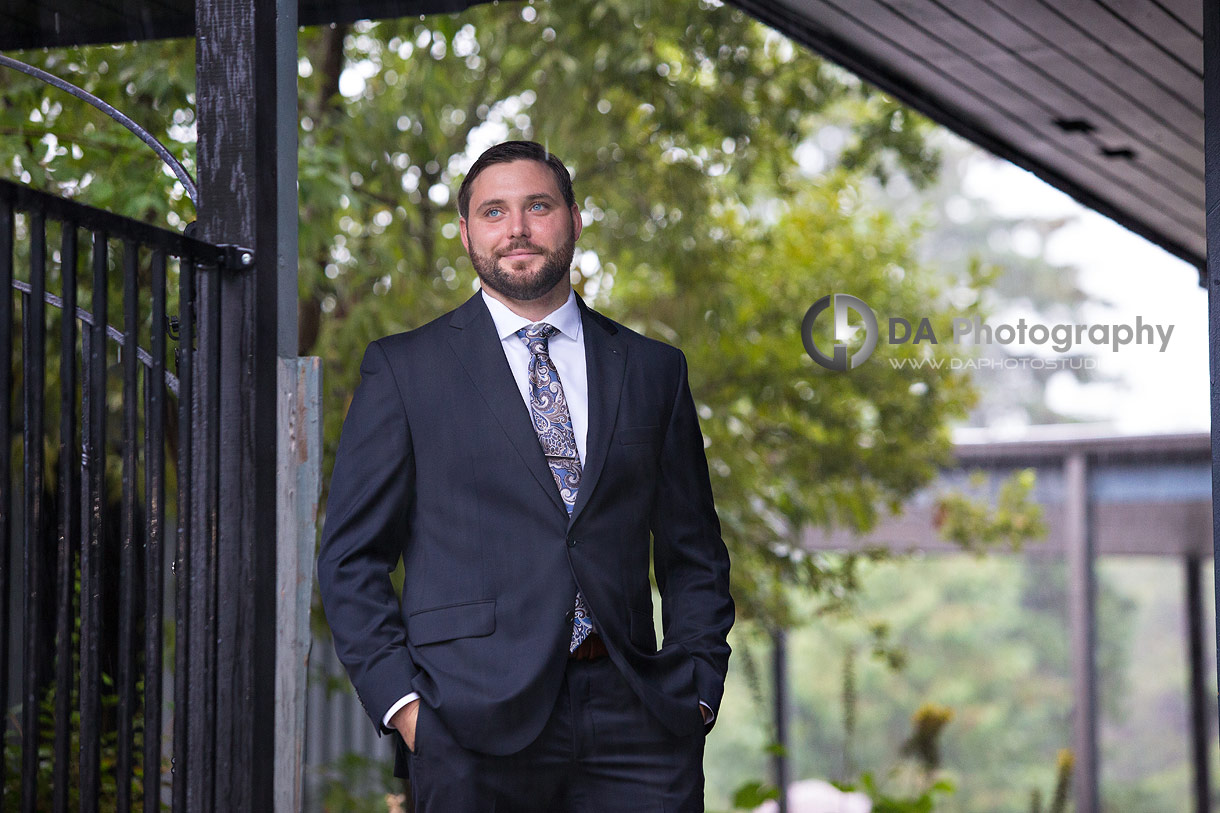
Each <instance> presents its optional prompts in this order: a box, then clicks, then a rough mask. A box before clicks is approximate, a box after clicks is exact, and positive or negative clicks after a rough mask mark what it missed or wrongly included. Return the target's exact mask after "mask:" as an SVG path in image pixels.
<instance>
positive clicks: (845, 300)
mask: <svg viewBox="0 0 1220 813" xmlns="http://www.w3.org/2000/svg"><path fill="white" fill-rule="evenodd" d="M827 308H831V309H832V310H833V314H832V315H833V317H834V325H835V343H834V346H833V350H832V352H833V354H834V355H832V356H827V355H826V354H825V353H823V352H822V351H821V350H819V349H818V346H817V345H816V344H814V341H813V323H814V322H816V321H817V318H818V315H819V314H821V313H822V311H824V310H826V309H827ZM849 311H855V312H856V313H857V314H858V315H859V316H860V318H861V320H863V322H864V344H863V345H861V346H860V349H859V350H857V351H856V352H855V353H852V354H851V356H848V355H847V352H848V347H847V342H848V341H850V340H851V339H852V337H853V336H854V335H855V332H856V331H857V330H859V329H860V328H858V327H855V326H853V325H849V324H848V322H847V315H848V312H849ZM877 334H878V331H877V314H875V313H873V309H872V308H870V307H869V306H868V305H867V304H865V302H864V300H863V299H860V298H859V297H855V296H852V295H851V294H828V295H827V296H824V297H822V298H821V299H819V300H818V301H817V302H814V303H813V305H812V306H810V308H809V310H807V311H806V312H805V319H804V321H802V322H801V341H802V342H804V343H805V352H806V353H808V354H809V358H811V359H813V360H814V361H816V362H817V363H818V364H820V365H822V366H823V367H825V368H826V369H828V370H835V371H836V372H840V373H842V372H845V371H847V370H852V369H855V368H856V367H859V366H860V365H861V364H863V363H864V362H866V361H868V357H869V356H871V355H872V354H873V349H874V348H876V347H877Z"/></svg>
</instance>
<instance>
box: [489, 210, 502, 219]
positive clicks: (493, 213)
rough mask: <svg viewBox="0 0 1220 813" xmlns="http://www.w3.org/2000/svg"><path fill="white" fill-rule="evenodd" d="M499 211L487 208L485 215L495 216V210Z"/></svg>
mask: <svg viewBox="0 0 1220 813" xmlns="http://www.w3.org/2000/svg"><path fill="white" fill-rule="evenodd" d="M499 211H500V210H499V209H488V210H487V216H488V217H495V216H496V213H497V212H499Z"/></svg>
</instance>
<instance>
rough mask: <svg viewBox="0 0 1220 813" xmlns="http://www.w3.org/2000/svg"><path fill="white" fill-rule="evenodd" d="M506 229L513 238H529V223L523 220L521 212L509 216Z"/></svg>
mask: <svg viewBox="0 0 1220 813" xmlns="http://www.w3.org/2000/svg"><path fill="white" fill-rule="evenodd" d="M508 227H509V231H510V233H511V234H512V236H513V237H528V236H529V233H530V227H529V222H528V221H527V220H526V219H525V214H524V213H523V212H517V213H515V214H511V215H509V222H508Z"/></svg>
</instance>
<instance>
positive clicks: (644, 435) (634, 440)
mask: <svg viewBox="0 0 1220 813" xmlns="http://www.w3.org/2000/svg"><path fill="white" fill-rule="evenodd" d="M660 433H661V427H659V426H626V427H623V428H621V429H619V430H618V431H616V432H615V433H614V435H615V437H617V438H618V442H619V443H621V444H622V445H624V446H634V445H636V444H640V443H653V442H654V441H656V439H657V436H658V435H659V434H660Z"/></svg>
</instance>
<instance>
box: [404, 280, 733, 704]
mask: <svg viewBox="0 0 1220 813" xmlns="http://www.w3.org/2000/svg"><path fill="white" fill-rule="evenodd" d="M481 293H482V295H483V303H484V304H485V305H487V310H489V311H491V320H492V321H493V322H495V325H496V335H497V336H499V337H500V349H501V350H503V351H504V358H505V359H507V360H508V369H509V370H511V371H512V374H513V380H514V381H516V382H517V389H518V391H520V393H521V400H522V401H523V402H524V403H525V409H526V412H527V413H528V412H529V409H530V382H529V363H530V351H529V348H528V347H527V346H526V344H525V342H524V341H522V340H521V337H520V336H518V335H517V331H518V330H520V329H521V328H523V327H525V326H526V325H532V324H536V322H534V321H531V320H529V319H526V318H525V317H524V316H520V315H519V314H516V313H513V312H512V311H511V310H509V309H508V306H507V305H505V304H504V303H503V302H501V301H500V300H498V299H495V298H493V297H490V296H488V295H487V291H482V292H481ZM537 321H538V322H546V323H547V324H549V325H553V326H554V327H555V328H556V329H557V330H558V331H559V332H558V333H556V334H555V335H554V336H552V337H551V338H550V340H549V341H548V342H547V350H548V352H549V354H550V356H551V361H553V362H554V363H555V369H556V371H558V373H559V383H560V384H562V385H563V395H564V398H566V399H567V402H568V413H569V414H570V415H571V416H572V432H573V433H574V434H575V435H576V451H577V453H578V454H579V455H580V461H581V464H582V465H583V464H584V460H585V443H586V441H587V439H588V436H589V374H588V368H587V367H586V366H585V334H584V328H583V325H582V324H581V320H580V308H579V307H578V306H577V304H576V294H575V293H574V292H572V291H569V292H568V298H567V299H566V300H565V301H564V303H563V304H562V305H560V306H559V307H558V308H556V309H555V310H553V311H551V312H550V313H548V314H547V315H546V316H544V317H543V318H541V319H539V320H537ZM418 697H419V695H418V694H417V693H416V692H411V693H410V694H408V695H406V696H405V697H403V698H402V699H401V700H399V701H398V702H397V703H395V704H394V705H392V706H390V710H389V711H387V712H386V715H385V718H384V719H383V720H382V722H383V723H384V724H385V727H386V728H389V727H390V719H391V718H393V716H394V715H395V714H396V713H397V712H398V710H399V709H401V708H402V707H403V706H405V705H407V704H408V703H410V702H411V701H412V700H415V699H417V698H418ZM699 705H701V706H703V707H704V708H705V709H707V710H708V711H709V712H710V711H711V710H712V709H711V707H710V706H708V705H707V704H706V703H704V702H703V701H702V700H700V701H699Z"/></svg>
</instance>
